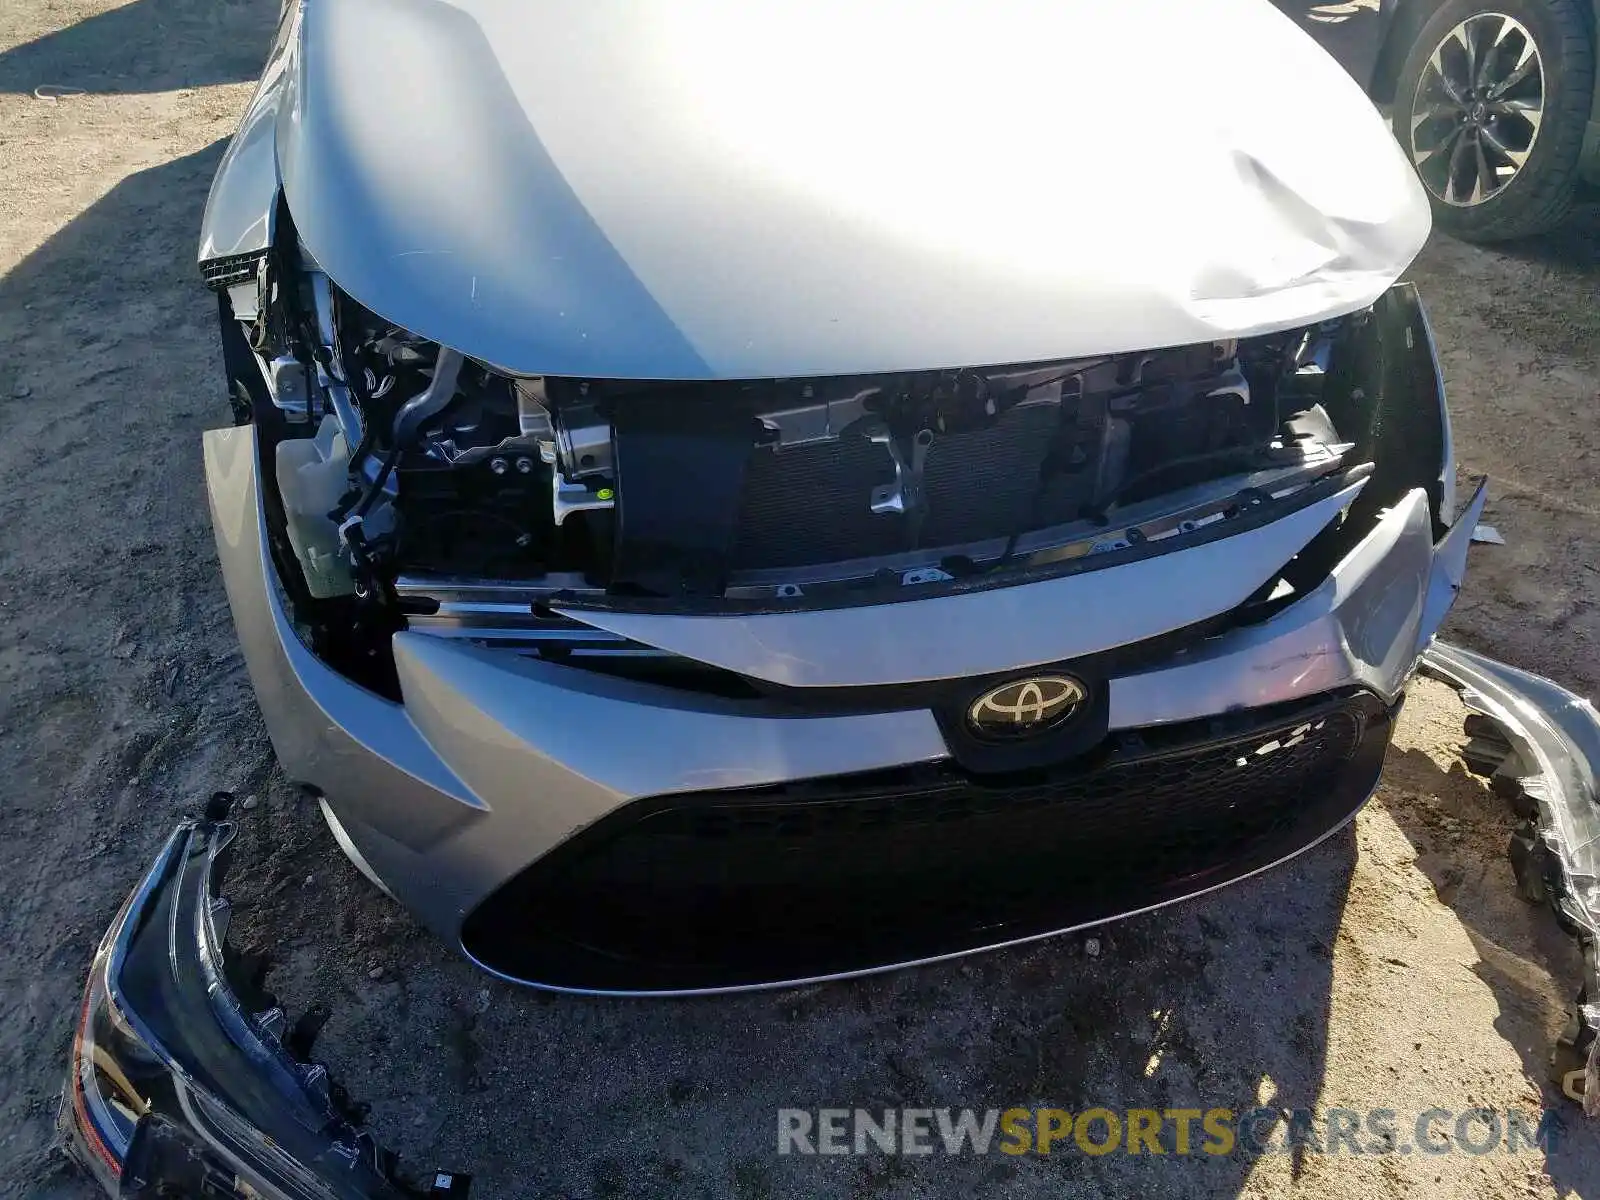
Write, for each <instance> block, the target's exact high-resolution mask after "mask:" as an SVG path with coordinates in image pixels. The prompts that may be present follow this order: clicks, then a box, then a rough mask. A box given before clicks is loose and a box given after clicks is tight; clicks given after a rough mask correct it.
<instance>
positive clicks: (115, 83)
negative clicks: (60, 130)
mask: <svg viewBox="0 0 1600 1200" xmlns="http://www.w3.org/2000/svg"><path fill="white" fill-rule="evenodd" d="M277 13H278V5H277V3H276V0H205V2H204V3H195V2H194V0H133V2H132V3H130V4H125V5H123V6H122V7H121V8H113V9H110V10H108V11H106V12H102V13H98V14H96V15H95V16H92V17H88V18H86V19H85V20H82V21H79V22H78V23H77V24H75V25H69V26H67V27H66V28H65V29H58V30H56V31H55V32H53V33H47V34H45V35H44V36H43V37H40V38H36V39H35V40H34V41H31V42H24V43H23V44H22V45H20V46H15V47H13V48H11V49H10V50H6V51H0V93H5V92H20V93H26V94H31V93H32V92H33V90H34V89H35V88H38V87H64V88H82V89H83V90H84V91H86V92H169V91H174V90H176V89H178V88H191V87H205V86H207V85H209V84H217V83H240V82H244V81H247V80H252V79H254V78H256V76H257V75H258V74H259V73H260V71H261V64H262V63H263V62H264V61H265V59H266V52H267V43H268V40H269V39H270V37H271V34H272V25H273V22H274V21H275V20H276V18H277Z"/></svg>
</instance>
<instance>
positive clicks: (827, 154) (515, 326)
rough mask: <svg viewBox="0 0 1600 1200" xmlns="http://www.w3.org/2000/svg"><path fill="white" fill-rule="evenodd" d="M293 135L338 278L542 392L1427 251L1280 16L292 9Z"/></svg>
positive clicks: (1390, 271) (1325, 286)
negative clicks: (295, 12)
mask: <svg viewBox="0 0 1600 1200" xmlns="http://www.w3.org/2000/svg"><path fill="white" fill-rule="evenodd" d="M276 140H277V151H278V165H279V170H280V172H281V175H282V182H283V187H284V192H285V195H286V197H287V200H288V204H289V209H290V212H291V213H292V215H293V218H294V221H295V224H296V227H297V228H298V230H299V233H300V236H301V238H302V240H303V242H304V244H305V246H306V248H307V249H308V250H309V251H310V252H311V254H312V255H313V256H314V257H315V258H316V259H317V261H318V263H319V264H320V265H321V266H322V267H323V268H324V269H325V270H326V271H327V272H328V273H329V274H330V275H331V276H332V277H333V278H334V279H335V280H336V281H337V282H338V284H339V285H340V287H342V288H343V289H344V290H346V291H347V292H348V293H350V294H351V295H352V296H354V297H355V298H356V299H357V300H359V301H361V302H362V303H363V304H365V305H367V306H368V307H370V308H371V309H373V310H374V311H375V312H377V313H379V314H381V315H382V316H383V317H385V318H387V319H389V320H390V321H393V322H395V323H397V324H399V325H403V326H405V327H407V328H409V329H412V330H414V331H415V332H417V333H419V334H421V335H423V336H425V337H427V338H429V339H433V340H436V341H438V342H440V343H443V344H445V345H449V346H452V347H455V348H457V349H459V350H461V351H463V352H464V353H466V354H468V355H470V356H473V357H476V358H478V359H480V360H482V361H485V362H488V363H492V364H495V365H497V366H500V367H502V368H505V369H508V370H512V371H517V372H526V373H530V374H549V375H571V376H608V377H612V378H654V379H712V378H751V377H769V376H793V375H831V374H846V373H865V372H877V371H893V370H910V369H919V368H930V367H946V366H948V367H954V366H962V365H972V364H987V363H1007V362H1024V361H1031V360H1040V359H1047V358H1056V357H1066V356H1073V355H1083V354H1092V353H1093V354H1099V353H1111V352H1120V351H1128V350H1139V349H1145V348H1149V347H1157V346H1171V345H1181V344H1186V343H1193V342H1203V341H1209V340H1215V339H1221V338H1228V337H1234V336H1246V335H1249V334H1254V333H1260V332H1265V331H1269V330H1274V329H1282V328H1288V327H1291V326H1294V325H1298V324H1302V323H1306V322H1310V321H1314V320H1318V319H1321V318H1323V317H1327V316H1332V315H1337V314H1340V313H1344V312H1348V311H1351V310H1353V309H1355V308H1358V307H1361V306H1363V305H1365V304H1368V303H1370V302H1372V301H1373V300H1374V299H1375V298H1376V297H1377V296H1378V295H1379V294H1380V293H1381V292H1382V291H1383V290H1384V289H1385V288H1386V287H1388V286H1389V285H1390V284H1391V283H1392V282H1393V281H1394V280H1395V278H1396V277H1397V276H1398V275H1399V273H1400V271H1401V270H1403V269H1404V268H1405V266H1406V265H1407V264H1408V263H1409V262H1410V260H1411V258H1412V257H1413V256H1414V255H1415V253H1416V252H1417V250H1418V249H1419V248H1420V247H1421V245H1422V242H1423V240H1424V239H1425V237H1426V236H1427V233H1428V229H1429V215H1428V208H1427V204H1426V202H1425V200H1424V197H1423V194H1422V191H1421V188H1420V187H1419V185H1418V184H1417V182H1416V180H1415V178H1414V176H1413V174H1412V172H1411V171H1410V169H1409V167H1408V166H1407V164H1406V162H1405V161H1404V159H1403V157H1402V155H1401V153H1400V151H1399V149H1398V148H1397V147H1396V145H1395V144H1394V141H1393V139H1392V138H1391V137H1390V136H1389V133H1388V130H1387V129H1386V127H1385V126H1384V123H1383V121H1382V119H1381V118H1380V117H1379V116H1378V114H1377V113H1376V112H1375V111H1374V110H1373V109H1372V108H1371V106H1370V104H1369V102H1368V101H1367V99H1366V97H1365V96H1364V95H1363V94H1362V92H1361V91H1360V89H1359V88H1358V87H1357V85H1356V84H1355V83H1354V82H1353V81H1352V80H1350V78H1349V77H1348V76H1347V75H1346V74H1345V73H1344V72H1343V71H1342V70H1341V69H1340V68H1339V66H1338V65H1337V64H1336V63H1335V62H1334V61H1333V60H1332V59H1331V58H1329V57H1328V56H1327V55H1326V54H1325V53H1324V52H1323V51H1322V50H1321V49H1320V48H1318V47H1317V46H1316V45H1315V44H1314V43H1313V42H1312V41H1311V40H1310V39H1309V38H1307V37H1306V36H1305V35H1304V34H1302V33H1301V32H1300V31H1299V30H1297V29H1295V27H1294V26H1293V25H1292V24H1291V23H1290V22H1289V21H1288V20H1287V19H1286V18H1284V17H1282V16H1281V15H1280V14H1278V13H1277V12H1276V11H1275V10H1273V9H1272V8H1271V7H1270V6H1269V5H1267V4H1264V3H1261V0H1210V2H1209V3H1207V4H1204V5H1197V4H1191V5H1173V4H1170V3H1167V2H1166V0H1119V2H1118V3H1116V4H1106V3H1102V2H1099V0H1063V2H1061V3H1056V4H1051V5H1042V4H1037V3H1030V2H1025V0H1000V2H993V0H989V2H986V3H982V4H979V3H952V4H948V5H936V6H928V5H923V4H911V3H906V4H899V3H884V4H874V5H859V4H851V3H845V2H843V0H811V2H809V3H806V4H783V3H775V2H773V3H758V2H752V0H742V2H741V3H737V4H735V3H714V2H712V0H670V2H669V0H583V2H578V0H558V2H552V3H546V4H537V5H529V4H526V3H523V2H522V0H340V2H339V3H329V2H327V0H307V2H306V3H305V6H304V12H303V19H302V20H301V22H300V28H299V31H298V35H297V41H296V45H295V47H294V50H293V61H292V63H291V64H290V69H289V76H288V81H287V85H286V93H285V96H284V103H283V104H282V105H281V106H280V108H279V110H278V115H277V129H276Z"/></svg>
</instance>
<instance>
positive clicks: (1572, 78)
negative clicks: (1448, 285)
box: [1277, 0, 1600, 241]
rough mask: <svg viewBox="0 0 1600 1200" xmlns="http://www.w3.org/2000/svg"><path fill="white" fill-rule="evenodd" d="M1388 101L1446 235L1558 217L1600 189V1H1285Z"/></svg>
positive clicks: (1526, 230) (1523, 227) (1539, 228)
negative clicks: (1599, 84)
mask: <svg viewBox="0 0 1600 1200" xmlns="http://www.w3.org/2000/svg"><path fill="white" fill-rule="evenodd" d="M1277 4H1278V7H1279V8H1280V9H1282V10H1284V11H1285V12H1287V13H1289V14H1290V15H1291V16H1293V17H1294V18H1295V19H1296V20H1297V21H1299V23H1300V24H1301V25H1303V26H1304V27H1305V28H1306V29H1307V30H1309V31H1310V32H1311V33H1312V35H1313V36H1315V37H1316V38H1317V39H1318V40H1319V41H1320V42H1322V43H1323V45H1324V46H1326V47H1327V48H1328V49H1329V51H1330V52H1332V53H1333V54H1334V55H1335V57H1337V58H1339V59H1340V61H1341V62H1343V63H1344V65H1345V66H1346V67H1347V68H1348V69H1349V70H1350V71H1351V73H1352V74H1353V75H1355V76H1356V78H1357V79H1358V80H1359V81H1360V82H1361V83H1362V84H1363V85H1364V86H1365V87H1366V88H1367V91H1368V93H1369V94H1370V95H1371V96H1372V98H1373V100H1374V101H1376V102H1377V103H1378V104H1380V105H1384V106H1387V107H1388V108H1389V111H1390V114H1391V119H1392V121H1393V124H1394V132H1395V136H1396V137H1397V138H1399V140H1400V144H1401V146H1402V147H1404V149H1405V151H1406V154H1407V155H1408V157H1410V159H1411V161H1412V163H1413V164H1414V165H1415V166H1416V169H1417V174H1418V175H1419V176H1420V177H1421V179H1422V182H1423V184H1424V185H1425V186H1426V187H1427V190H1428V196H1429V199H1430V200H1431V201H1432V202H1433V213H1434V220H1435V222H1436V223H1437V224H1438V226H1439V227H1440V228H1441V229H1444V230H1446V231H1447V232H1449V233H1453V234H1455V235H1456V236H1457V237H1461V238H1466V239H1468V240H1471V241H1498V240H1501V239H1506V238H1515V237H1524V236H1527V235H1529V234H1534V233H1540V232H1543V231H1544V230H1546V229H1549V228H1551V227H1553V226H1554V225H1556V224H1558V223H1560V221H1561V220H1562V219H1563V218H1564V217H1565V216H1566V215H1567V212H1568V211H1569V210H1570V209H1571V207H1572V204H1573V200H1574V199H1575V197H1576V196H1577V194H1578V191H1579V189H1580V187H1581V186H1582V185H1583V183H1585V182H1588V183H1590V184H1594V183H1600V91H1597V89H1596V70H1595V59H1596V52H1595V47H1596V30H1597V29H1600V0H1377V3H1373V0H1344V2H1339V0H1329V2H1327V3H1319V4H1313V3H1307V2H1305V0H1277Z"/></svg>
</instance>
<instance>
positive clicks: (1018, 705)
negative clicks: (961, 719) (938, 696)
mask: <svg viewBox="0 0 1600 1200" xmlns="http://www.w3.org/2000/svg"><path fill="white" fill-rule="evenodd" d="M1088 694H1089V693H1088V692H1087V691H1085V690H1084V686H1083V684H1081V683H1079V682H1078V681H1077V680H1076V679H1071V678H1068V677H1067V676H1065V675H1042V676H1040V677H1038V678H1036V679H1018V680H1015V681H1014V682H1012V683H1003V684H1001V685H1000V686H999V687H997V688H994V689H993V690H992V691H988V692H985V693H984V694H983V695H981V696H979V697H978V698H977V699H976V700H975V701H973V703H972V707H971V708H969V709H968V710H967V721H968V723H969V724H971V726H972V728H973V729H974V730H975V731H976V732H978V733H981V734H985V735H987V736H989V737H1025V736H1027V735H1029V734H1034V733H1043V732H1045V731H1046V730H1047V729H1053V728H1055V727H1056V726H1057V725H1059V724H1061V723H1062V722H1063V721H1065V720H1066V719H1067V718H1068V717H1070V716H1071V715H1072V714H1073V713H1075V712H1076V711H1077V710H1078V706H1079V705H1080V704H1082V703H1083V701H1084V698H1085V697H1086V696H1087V695H1088Z"/></svg>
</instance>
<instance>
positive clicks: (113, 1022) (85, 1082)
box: [67, 947, 166, 1192]
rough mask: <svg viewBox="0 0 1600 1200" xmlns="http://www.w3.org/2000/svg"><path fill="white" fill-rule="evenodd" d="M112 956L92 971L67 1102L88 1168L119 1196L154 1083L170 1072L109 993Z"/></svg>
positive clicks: (105, 953)
mask: <svg viewBox="0 0 1600 1200" xmlns="http://www.w3.org/2000/svg"><path fill="white" fill-rule="evenodd" d="M109 957H110V954H109V949H108V948H107V947H101V949H100V952H99V954H97V955H96V956H95V961H94V967H93V969H92V970H91V971H90V972H89V986H88V987H87V988H86V989H85V991H84V997H83V1009H82V1012H81V1014H80V1019H79V1025H78V1031H77V1033H76V1034H75V1035H74V1036H73V1039H72V1073H71V1076H70V1078H69V1080H68V1090H69V1093H70V1094H69V1095H68V1097H67V1103H68V1104H70V1105H71V1110H70V1111H71V1118H72V1123H73V1125H74V1127H75V1128H76V1130H77V1132H78V1135H79V1139H80V1142H81V1144H82V1147H83V1149H84V1150H85V1151H86V1153H85V1154H84V1155H83V1156H82V1157H83V1159H84V1162H85V1165H86V1166H87V1167H88V1168H89V1170H90V1171H91V1172H93V1174H94V1175H95V1177H96V1178H97V1179H98V1180H99V1181H100V1182H101V1184H103V1185H104V1186H105V1187H106V1188H107V1189H109V1190H110V1191H112V1192H115V1191H116V1190H117V1184H118V1181H119V1180H120V1179H121V1177H122V1165H123V1163H124V1162H125V1161H126V1159H127V1155H128V1146H129V1144H130V1143H131V1142H132V1141H133V1130H134V1126H135V1125H137V1124H138V1121H139V1118H140V1117H142V1116H143V1115H144V1114H145V1113H147V1112H148V1111H149V1110H150V1099H149V1098H150V1096H151V1094H152V1085H159V1081H160V1080H161V1079H163V1078H164V1077H165V1074H166V1073H165V1070H164V1068H163V1067H162V1065H161V1062H160V1060H159V1059H158V1058H157V1057H156V1055H155V1054H154V1053H152V1052H151V1050H150V1048H149V1047H148V1046H147V1045H145V1043H144V1042H143V1041H142V1040H141V1039H140V1038H139V1036H138V1034H137V1033H135V1032H134V1030H133V1027H132V1026H131V1025H130V1024H129V1023H128V1021H127V1018H125V1017H124V1016H123V1015H122V1013H121V1012H120V1011H118V1009H117V1007H116V1005H115V1004H114V1003H113V1002H112V1000H111V997H110V995H109V994H108V993H107V991H106V984H105V980H106V964H107V960H108V959H109Z"/></svg>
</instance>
